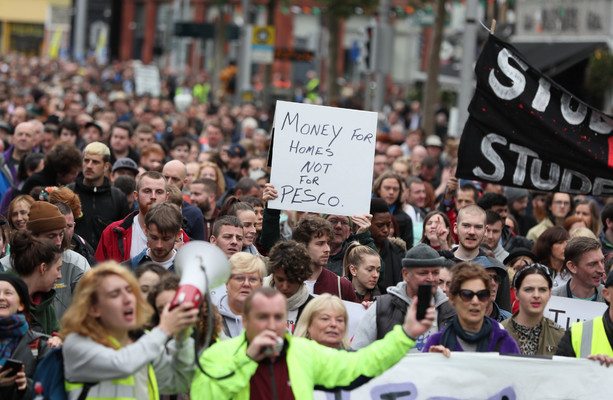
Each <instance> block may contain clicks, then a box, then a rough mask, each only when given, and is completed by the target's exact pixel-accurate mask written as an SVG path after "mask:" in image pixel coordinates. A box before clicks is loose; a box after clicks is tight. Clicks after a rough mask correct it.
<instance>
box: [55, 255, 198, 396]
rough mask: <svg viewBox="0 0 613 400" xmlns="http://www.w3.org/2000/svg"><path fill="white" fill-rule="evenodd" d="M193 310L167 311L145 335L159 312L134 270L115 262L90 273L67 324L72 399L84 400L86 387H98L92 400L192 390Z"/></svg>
mask: <svg viewBox="0 0 613 400" xmlns="http://www.w3.org/2000/svg"><path fill="white" fill-rule="evenodd" d="M190 306H191V304H189V303H186V304H182V305H180V306H178V307H176V308H175V309H173V310H172V311H169V310H168V306H166V308H165V309H164V311H163V312H162V314H161V316H160V323H159V324H158V326H157V327H155V328H153V329H152V330H151V332H148V333H145V332H144V331H143V330H142V329H141V328H142V326H143V325H144V324H145V323H146V322H147V320H148V318H149V317H150V315H151V313H152V311H153V310H152V309H151V307H150V306H149V304H148V303H147V302H146V301H144V300H143V299H142V296H141V295H140V289H139V286H138V282H137V280H136V278H134V277H133V276H132V274H131V273H130V271H129V270H127V269H126V268H123V267H121V266H119V265H118V264H117V263H115V262H106V263H102V264H99V265H98V266H96V268H93V269H92V270H90V271H88V272H87V273H86V274H85V275H84V276H83V278H82V279H81V282H80V283H79V286H78V288H77V292H76V294H75V296H74V298H73V303H72V305H71V306H70V308H69V309H68V311H67V312H66V314H65V315H64V318H63V319H62V326H63V330H62V331H61V332H60V336H61V337H62V338H63V339H64V347H63V350H62V351H63V354H64V372H65V377H66V391H67V392H68V398H69V399H77V398H79V395H81V392H82V391H83V383H93V385H92V386H91V387H90V388H89V391H88V392H87V399H122V400H127V399H135V400H151V399H159V396H160V393H164V394H166V393H167V394H173V393H181V392H185V391H187V390H188V389H189V385H190V383H191V379H192V374H193V368H192V366H193V360H194V343H193V340H192V339H191V338H186V336H187V335H185V333H187V331H188V328H189V327H190V326H191V325H193V324H194V323H195V322H196V319H197V310H190V309H189V308H190ZM174 335H178V338H176V339H173V340H169V339H170V338H172V337H173V336H174Z"/></svg>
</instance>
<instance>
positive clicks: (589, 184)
mask: <svg viewBox="0 0 613 400" xmlns="http://www.w3.org/2000/svg"><path fill="white" fill-rule="evenodd" d="M495 143H497V144H501V145H503V146H507V144H508V141H507V139H506V138H505V137H503V136H501V135H498V134H496V133H490V134H488V135H486V136H485V137H484V138H483V140H482V141H481V146H480V148H481V153H482V154H483V156H485V158H486V159H487V160H488V161H489V162H490V163H491V164H492V166H493V167H494V172H492V173H490V174H488V173H486V172H485V171H484V170H483V169H482V168H481V167H475V168H473V170H472V172H473V174H475V176H477V177H479V178H482V179H484V180H491V181H496V182H498V181H501V180H502V178H503V177H504V175H505V172H506V167H507V166H505V164H504V161H503V160H502V157H501V156H500V155H499V154H498V153H497V152H496V150H495V149H494V147H493V145H494V144H495ZM508 150H509V151H511V152H514V153H517V162H516V163H514V164H513V165H508V167H511V166H514V167H515V170H514V171H513V183H514V184H515V185H517V186H523V185H524V184H525V179H526V171H527V170H528V162H529V161H530V160H531V162H530V175H529V177H528V179H530V182H531V184H532V185H534V186H535V187H536V188H537V189H540V190H543V191H548V190H552V189H554V188H555V187H556V186H557V185H558V184H559V185H560V188H559V191H560V192H565V193H589V192H591V193H592V194H593V195H594V196H602V195H613V180H611V179H606V178H601V177H596V178H594V180H593V181H591V180H590V179H589V178H588V177H587V176H585V175H584V174H582V173H580V172H578V171H575V170H573V169H570V168H564V169H563V170H562V169H561V168H560V166H559V165H558V164H556V163H554V162H551V163H549V170H548V171H543V161H542V160H541V159H540V158H539V156H538V154H537V153H536V152H534V151H532V150H530V149H528V148H527V147H523V146H520V145H517V144H514V143H511V144H510V145H509V146H508ZM531 157H532V159H531ZM543 172H546V173H547V178H543ZM560 172H561V174H560ZM560 175H561V176H560ZM577 182H578V183H579V185H577Z"/></svg>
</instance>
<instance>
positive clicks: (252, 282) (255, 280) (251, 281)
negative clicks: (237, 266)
mask: <svg viewBox="0 0 613 400" xmlns="http://www.w3.org/2000/svg"><path fill="white" fill-rule="evenodd" d="M230 279H232V280H233V281H235V282H237V283H241V284H242V283H245V281H248V282H249V284H250V285H255V284H256V283H258V282H259V281H260V278H256V277H255V276H245V275H232V276H231V277H230Z"/></svg>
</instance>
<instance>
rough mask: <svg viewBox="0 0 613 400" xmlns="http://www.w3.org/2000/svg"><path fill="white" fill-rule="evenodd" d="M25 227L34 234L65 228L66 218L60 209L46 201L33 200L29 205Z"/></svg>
mask: <svg viewBox="0 0 613 400" xmlns="http://www.w3.org/2000/svg"><path fill="white" fill-rule="evenodd" d="M26 228H27V229H28V230H29V231H31V232H32V233H34V234H39V233H41V232H49V231H54V230H56V229H63V228H66V218H64V216H63V215H62V213H61V212H60V210H59V209H58V208H57V207H56V206H54V205H53V204H51V203H47V202H46V201H35V202H34V203H32V207H30V219H29V220H28V223H27V225H26Z"/></svg>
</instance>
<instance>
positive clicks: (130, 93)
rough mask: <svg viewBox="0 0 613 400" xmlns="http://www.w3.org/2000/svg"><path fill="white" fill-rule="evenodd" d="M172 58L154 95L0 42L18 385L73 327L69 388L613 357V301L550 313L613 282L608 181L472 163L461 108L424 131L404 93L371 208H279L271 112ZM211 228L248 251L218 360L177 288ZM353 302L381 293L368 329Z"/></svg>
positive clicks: (108, 389) (227, 247)
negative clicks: (601, 190) (555, 181)
mask: <svg viewBox="0 0 613 400" xmlns="http://www.w3.org/2000/svg"><path fill="white" fill-rule="evenodd" d="M162 76H163V79H162V85H161V88H162V94H161V96H160V97H152V96H149V95H143V96H137V95H136V93H135V86H134V76H133V71H132V69H131V68H130V66H129V64H122V63H114V64H112V65H109V66H107V67H104V68H100V67H97V66H95V65H93V64H92V65H86V66H78V65H76V64H72V63H68V62H60V61H49V60H43V59H36V58H25V57H9V58H7V59H5V60H3V61H0V148H1V150H2V154H1V155H0V195H1V203H0V213H1V214H2V215H3V216H2V218H1V219H0V223H1V225H0V233H1V235H0V251H1V255H2V257H3V258H2V259H1V260H0V271H2V273H1V274H0V367H1V366H3V365H4V364H5V362H7V360H8V359H18V360H20V361H21V362H22V363H23V367H22V368H21V369H20V370H19V371H16V373H15V374H11V371H10V370H8V369H0V393H1V394H2V398H3V399H4V398H7V399H12V398H14V399H22V398H29V396H30V395H31V393H32V390H33V382H32V376H33V372H34V369H35V367H36V364H37V362H38V361H39V360H40V359H42V357H43V356H44V355H45V354H46V353H47V352H48V351H49V348H50V347H51V348H53V347H58V346H63V354H64V360H65V372H66V379H67V385H66V388H67V391H68V393H69V398H78V397H79V396H80V395H81V393H82V392H83V391H84V390H87V391H89V394H87V396H89V397H90V398H118V397H121V398H134V399H153V398H159V396H161V395H173V396H176V395H178V396H179V397H181V396H187V393H188V392H190V396H191V397H190V398H192V399H199V398H217V397H226V398H249V397H250V398H262V399H264V398H273V397H275V396H276V398H283V399H286V398H309V397H311V393H312V391H313V388H314V386H315V385H319V386H320V387H324V388H326V389H327V390H336V388H337V387H340V386H342V387H345V388H347V387H352V385H354V386H355V385H356V384H358V383H359V379H358V378H359V377H360V376H362V377H372V376H376V375H378V374H380V373H381V372H382V371H384V370H385V369H387V368H389V367H390V366H392V365H393V364H395V363H396V362H397V361H398V360H399V359H400V358H401V357H402V356H403V355H404V354H406V353H407V352H409V351H426V352H427V351H430V352H442V353H444V354H446V355H447V356H452V355H451V353H452V352H454V351H477V352H500V353H516V354H525V355H554V354H559V355H565V356H572V357H589V358H593V359H596V360H598V361H600V362H601V363H606V364H607V365H609V364H610V363H611V362H612V361H613V350H612V349H611V343H613V340H612V339H613V335H612V334H611V333H610V332H613V322H612V319H611V317H612V315H611V314H612V312H611V310H610V309H609V308H607V311H606V312H605V314H604V315H603V316H602V317H600V318H597V319H596V320H594V321H593V323H592V321H590V324H588V323H583V324H579V325H573V327H572V329H569V330H566V331H565V330H564V329H563V328H562V327H560V326H557V325H556V324H555V323H554V322H553V321H551V320H549V319H548V318H546V317H545V306H546V305H547V302H548V301H549V299H550V298H551V296H561V297H568V298H574V299H581V300H584V301H594V302H607V303H608V302H609V301H610V299H611V296H612V294H611V293H613V292H611V290H612V289H611V286H613V275H612V274H609V269H610V266H611V264H612V263H613V262H612V261H611V259H612V258H613V256H610V255H611V254H613V203H610V202H608V199H606V198H591V197H586V196H575V195H571V194H567V193H544V192H534V191H528V190H526V189H522V188H515V187H502V186H500V185H496V184H488V183H485V182H475V181H465V180H462V179H458V178H456V177H455V166H456V165H457V161H458V160H457V150H458V140H457V139H454V138H450V137H447V132H446V129H445V127H446V118H447V113H446V111H445V110H444V109H441V110H440V111H439V112H437V128H436V131H435V132H424V131H423V129H421V119H422V112H421V109H420V106H419V102H408V101H400V100H399V101H394V102H393V104H391V105H390V106H389V107H388V108H387V109H386V112H382V113H381V120H380V129H379V132H378V134H377V140H376V150H375V155H374V165H373V176H372V181H373V185H372V193H371V194H372V199H371V201H370V210H369V212H368V213H367V214H363V215H353V216H346V215H317V214H312V213H303V212H298V211H280V210H276V209H272V208H268V206H267V202H268V201H269V200H273V199H275V198H277V196H278V193H277V190H276V188H275V187H274V185H272V184H271V183H270V182H269V177H270V169H269V168H268V167H267V157H268V150H269V148H270V145H271V138H270V135H269V132H270V128H271V127H270V120H271V115H270V113H269V111H268V110H262V109H259V108H258V107H256V106H255V105H254V104H251V103H246V104H242V105H231V104H228V103H225V102H223V99H224V98H223V96H218V94H217V93H215V88H214V87H213V86H211V84H210V83H209V82H208V81H207V79H206V78H205V77H204V76H198V77H193V79H192V78H190V79H187V80H186V81H185V83H184V84H182V85H177V84H176V80H173V79H171V77H167V76H166V75H164V74H163V75H162ZM311 90H313V91H315V90H316V89H315V88H312V89H311ZM178 94H182V95H184V96H183V97H182V101H183V100H185V98H187V99H188V100H189V102H188V103H187V104H185V103H182V102H181V101H175V100H177V96H175V95H178ZM185 95H187V97H186V96H185ZM305 99H307V100H308V99H309V97H305ZM345 184H350V183H345ZM191 240H204V241H208V242H210V243H211V244H213V245H215V246H217V247H219V248H220V249H221V250H222V251H223V253H224V254H226V256H227V257H228V259H229V263H230V265H231V275H230V278H229V280H228V281H227V283H226V285H225V291H224V294H223V295H221V296H220V297H219V298H216V299H213V303H214V310H215V313H214V315H213V318H212V319H211V320H212V321H213V331H214V333H213V338H214V340H213V343H215V344H213V345H212V346H211V347H210V348H209V349H207V350H206V351H204V353H202V355H201V357H200V362H201V364H202V367H203V370H197V369H196V368H195V367H194V366H193V360H194V358H195V357H196V353H195V350H194V349H195V347H194V346H196V347H198V346H203V345H204V342H205V341H204V338H203V337H202V336H197V338H196V339H195V340H196V343H194V339H193V338H190V337H189V333H190V330H191V329H192V328H191V327H193V326H197V327H198V329H199V330H200V331H202V330H203V329H206V327H207V326H208V325H209V321H211V320H209V319H208V315H207V311H206V307H205V306H204V305H203V308H202V313H200V315H197V311H196V310H192V309H190V306H191V304H183V305H181V306H180V307H176V308H174V309H172V310H171V309H170V307H169V303H170V300H171V299H172V297H173V296H174V293H175V291H176V290H177V286H178V281H177V278H176V275H175V268H174V260H175V256H176V254H177V250H178V249H180V247H181V246H182V245H183V244H185V243H187V242H189V241H191ZM423 284H429V285H431V286H430V287H431V293H432V303H431V306H430V307H429V308H428V310H427V312H426V314H425V317H424V318H423V319H421V320H418V319H417V317H416V308H417V304H416V303H417V301H416V296H417V294H418V291H419V287H420V285H423ZM341 300H342V301H341ZM343 301H345V302H355V303H359V304H361V306H360V307H364V308H366V309H367V310H366V312H365V314H364V316H363V317H362V319H361V321H360V323H359V326H358V328H357V330H356V333H355V336H354V337H348V335H347V327H348V318H349V314H348V312H347V310H346V308H345V305H344V303H343ZM145 328H147V329H149V330H148V331H145V330H144V329H145ZM587 330H589V331H590V335H591V336H589V337H588V336H586V335H585V332H586V331H587ZM169 339H172V340H169ZM588 341H591V342H588ZM326 347H328V349H327V348H326ZM35 348H36V350H37V351H36V352H35V353H34V352H29V351H28V349H35ZM164 348H166V349H167V351H163V349H164ZM339 349H340V350H341V351H339ZM358 349H359V350H358ZM586 349H587V350H586ZM347 350H351V351H347ZM375 355H376V357H375ZM356 379H357V381H356ZM290 380H291V385H290V384H289V382H290ZM85 382H87V383H93V385H89V384H88V385H84V383H85Z"/></svg>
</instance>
